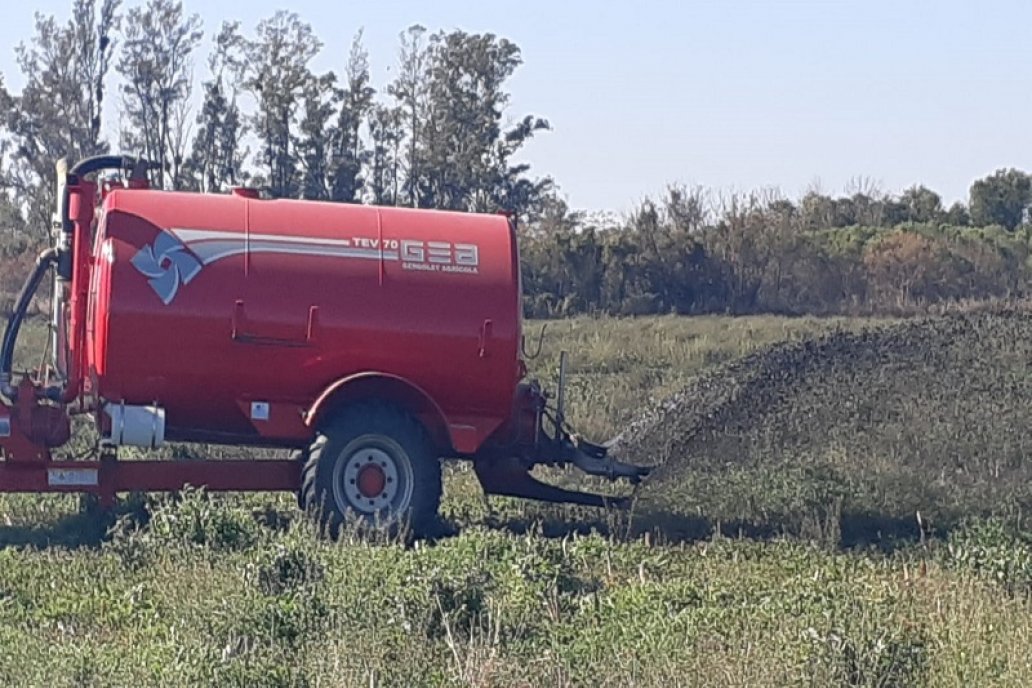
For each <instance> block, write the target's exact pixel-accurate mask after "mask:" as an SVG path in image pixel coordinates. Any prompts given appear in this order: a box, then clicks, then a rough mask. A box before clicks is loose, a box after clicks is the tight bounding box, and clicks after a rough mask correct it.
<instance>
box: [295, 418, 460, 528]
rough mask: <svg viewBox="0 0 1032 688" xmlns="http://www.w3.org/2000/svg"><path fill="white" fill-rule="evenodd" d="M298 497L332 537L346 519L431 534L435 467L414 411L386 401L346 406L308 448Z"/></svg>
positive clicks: (437, 498) (436, 495) (436, 500)
mask: <svg viewBox="0 0 1032 688" xmlns="http://www.w3.org/2000/svg"><path fill="white" fill-rule="evenodd" d="M301 502H302V507H303V508H304V509H305V510H306V511H308V512H309V513H312V514H314V515H315V516H316V517H317V518H319V521H320V525H322V526H323V527H324V528H325V529H326V530H327V532H328V533H329V534H330V536H331V537H336V536H337V535H338V534H339V532H340V528H341V526H342V525H343V524H345V523H348V522H357V523H358V524H359V525H361V526H363V527H371V528H374V529H378V530H386V531H388V532H391V533H397V532H399V531H400V530H401V529H402V528H403V527H408V528H409V529H410V531H411V532H412V533H413V534H415V535H420V536H423V535H430V534H432V531H433V529H434V527H435V525H436V522H437V508H438V506H439V505H440V502H441V464H440V462H439V461H438V458H437V454H436V453H435V452H434V450H433V445H432V444H431V443H430V440H429V438H428V437H427V434H426V431H425V430H424V429H423V426H422V425H421V424H420V423H419V422H418V421H417V420H416V419H415V418H413V417H412V416H410V415H408V414H406V413H403V412H401V411H400V410H398V409H396V408H394V407H391V406H387V405H384V404H361V405H356V406H351V407H348V408H346V409H344V410H343V411H342V412H341V413H339V414H337V415H336V416H335V417H334V418H333V419H332V420H331V421H330V422H329V423H328V424H327V425H326V426H325V427H323V428H322V429H321V431H320V432H319V434H318V436H317V437H316V439H315V441H314V442H313V443H312V445H311V447H309V449H308V457H307V461H306V462H305V465H304V468H303V472H302V480H301Z"/></svg>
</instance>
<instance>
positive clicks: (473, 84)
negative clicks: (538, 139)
mask: <svg viewBox="0 0 1032 688" xmlns="http://www.w3.org/2000/svg"><path fill="white" fill-rule="evenodd" d="M520 64H522V57H521V55H520V49H519V47H517V46H516V45H515V44H514V43H512V42H511V41H508V40H506V39H504V38H499V37H497V36H495V35H494V34H467V33H465V32H463V31H453V32H451V33H437V34H434V35H433V36H432V37H431V38H430V66H429V72H428V75H429V84H428V88H427V91H428V93H427V107H428V110H427V113H428V117H427V120H426V126H425V127H424V136H423V137H422V141H421V146H420V147H419V148H418V149H417V150H419V151H420V152H419V154H418V157H419V161H420V165H421V175H420V178H419V180H418V185H417V187H416V188H417V190H418V193H419V204H420V205H422V206H430V207H437V208H448V209H453V210H474V211H481V212H483V211H492V210H497V209H498V208H499V207H508V208H509V209H512V210H520V211H526V210H527V208H528V206H530V205H532V204H533V202H534V200H535V199H536V198H538V197H540V196H541V195H542V194H543V193H544V192H545V191H546V190H547V189H548V188H549V186H550V184H551V182H550V180H543V181H541V182H534V181H531V180H530V179H529V178H527V176H526V173H527V172H528V171H529V169H530V168H529V166H528V165H525V164H520V165H513V164H511V163H510V160H511V158H512V156H513V155H514V154H515V153H516V152H517V151H518V150H519V149H520V148H521V147H522V146H523V145H524V144H525V142H526V141H527V140H529V139H530V138H531V137H532V136H533V135H534V134H535V133H536V132H538V131H541V130H543V129H548V127H549V125H548V122H547V121H545V120H544V119H541V118H536V117H533V116H527V117H524V118H523V119H522V120H519V121H517V123H516V124H515V125H514V126H513V127H511V128H510V129H508V130H503V128H502V117H503V114H504V110H505V108H506V106H507V105H508V102H509V94H508V92H507V91H506V90H505V82H506V81H507V80H508V79H509V77H511V76H512V74H513V73H514V72H515V70H516V68H517V67H518V66H519V65H520Z"/></svg>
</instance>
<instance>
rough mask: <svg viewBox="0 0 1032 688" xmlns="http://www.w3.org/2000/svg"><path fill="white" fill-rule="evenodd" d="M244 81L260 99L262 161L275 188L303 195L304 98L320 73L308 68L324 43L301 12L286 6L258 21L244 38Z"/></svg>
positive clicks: (256, 120)
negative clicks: (299, 134) (300, 130)
mask: <svg viewBox="0 0 1032 688" xmlns="http://www.w3.org/2000/svg"><path fill="white" fill-rule="evenodd" d="M242 46H243V56H244V60H243V63H242V65H241V68H242V69H241V75H242V78H243V87H244V88H245V89H246V90H247V91H249V92H250V93H251V94H252V95H253V96H254V98H255V100H256V102H257V111H256V112H255V114H254V116H253V117H252V118H251V123H252V128H253V130H254V133H255V134H256V135H257V137H258V139H259V140H260V141H261V145H262V149H261V154H260V156H259V162H260V164H261V165H262V166H264V167H265V169H266V172H267V174H268V178H267V179H266V180H265V182H266V184H267V186H268V187H269V191H270V193H271V194H272V195H273V196H274V197H277V198H298V197H299V196H300V195H301V183H302V174H301V169H300V164H299V163H300V161H299V159H298V152H297V150H296V145H295V144H296V141H297V138H296V136H295V131H296V129H297V125H296V122H295V119H296V114H297V108H298V103H302V102H304V99H305V93H306V90H307V89H308V88H309V87H310V86H311V80H312V79H313V78H314V77H313V75H312V73H311V71H310V70H309V68H308V64H309V62H311V61H312V58H314V57H315V56H316V55H317V54H318V52H319V50H320V49H321V48H322V43H321V42H320V41H319V39H318V38H316V36H315V33H314V32H313V31H312V27H311V26H310V25H309V24H306V23H305V22H302V21H301V19H300V18H299V17H298V15H297V14H295V13H293V12H287V11H285V10H280V11H278V12H276V14H274V15H273V16H272V17H271V18H269V19H265V20H263V21H261V22H260V23H259V24H258V29H257V31H256V36H255V38H253V39H251V40H245V41H243V43H242Z"/></svg>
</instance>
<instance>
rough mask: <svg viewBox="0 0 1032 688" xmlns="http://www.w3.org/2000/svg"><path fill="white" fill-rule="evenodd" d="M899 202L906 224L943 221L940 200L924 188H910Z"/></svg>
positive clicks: (936, 195) (932, 192)
mask: <svg viewBox="0 0 1032 688" xmlns="http://www.w3.org/2000/svg"><path fill="white" fill-rule="evenodd" d="M899 200H900V203H901V204H902V206H903V214H904V218H903V219H904V220H905V221H906V222H940V221H942V219H943V210H942V198H941V197H940V196H939V194H937V193H935V192H934V191H932V190H931V189H929V188H928V187H926V186H917V185H915V186H912V187H910V188H909V189H907V190H906V191H904V192H903V194H902V195H901V196H900V199H899ZM893 224H895V223H893Z"/></svg>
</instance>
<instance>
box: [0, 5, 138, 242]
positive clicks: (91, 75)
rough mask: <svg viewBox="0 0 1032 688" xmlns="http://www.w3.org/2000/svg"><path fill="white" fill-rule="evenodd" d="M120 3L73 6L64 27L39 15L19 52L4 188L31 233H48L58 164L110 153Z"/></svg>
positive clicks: (9, 111) (9, 117)
mask: <svg viewBox="0 0 1032 688" xmlns="http://www.w3.org/2000/svg"><path fill="white" fill-rule="evenodd" d="M119 4H120V0H75V2H74V4H73V6H72V17H71V19H70V20H69V21H68V22H67V23H66V24H64V25H59V24H58V22H57V20H56V19H55V18H54V17H45V16H43V15H36V25H35V36H34V37H33V39H32V40H31V41H30V42H29V43H28V44H25V43H23V44H21V45H19V46H18V48H17V54H18V65H19V67H20V68H21V71H22V75H23V77H24V80H25V86H24V88H23V89H22V92H21V95H20V96H18V97H17V98H16V99H14V102H13V103H11V104H10V105H11V107H9V108H8V109H7V111H6V128H7V131H8V132H9V135H10V138H11V141H12V144H13V148H12V158H13V161H14V164H12V165H10V166H9V167H8V168H7V170H6V171H5V173H4V175H3V178H2V179H0V185H2V186H4V187H6V188H8V189H11V190H13V191H14V192H15V193H16V194H17V197H18V198H19V199H22V200H23V201H24V202H25V204H26V207H27V210H28V222H29V226H30V227H31V228H32V230H33V231H35V232H39V233H42V234H46V233H48V232H49V228H50V218H51V215H52V213H53V209H54V188H55V172H54V163H55V161H56V160H58V159H59V158H62V157H65V156H68V157H70V158H72V159H76V160H81V159H83V158H86V157H89V156H92V155H97V154H100V153H104V152H106V151H107V149H108V147H107V144H106V143H105V142H104V141H103V139H102V138H101V116H102V113H103V104H104V95H105V93H106V91H105V88H106V82H107V75H108V71H109V70H110V67H111V56H112V54H113V51H114V49H115V40H114V34H115V32H116V31H117V29H118V26H119V15H118V7H119Z"/></svg>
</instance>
